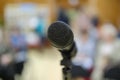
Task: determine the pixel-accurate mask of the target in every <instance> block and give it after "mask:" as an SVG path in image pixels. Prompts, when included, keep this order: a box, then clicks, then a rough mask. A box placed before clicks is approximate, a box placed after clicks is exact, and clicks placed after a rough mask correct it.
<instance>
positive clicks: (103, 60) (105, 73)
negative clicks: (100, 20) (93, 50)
mask: <svg viewBox="0 0 120 80" xmlns="http://www.w3.org/2000/svg"><path fill="white" fill-rule="evenodd" d="M100 31H101V35H100V41H99V43H98V47H97V48H98V49H97V55H96V59H95V69H94V71H93V74H92V76H91V77H92V80H104V77H106V78H108V80H109V79H115V80H120V78H119V79H116V78H117V77H116V78H115V77H114V76H118V75H120V73H118V72H120V68H119V69H118V68H116V70H117V71H118V72H117V73H116V72H115V71H114V70H115V69H114V70H113V72H112V71H111V68H114V67H116V66H117V67H119V66H120V65H119V64H120V54H119V52H120V40H118V39H117V30H116V28H115V26H114V25H112V24H110V23H106V24H104V25H103V26H102V27H101V30H100ZM118 65H119V66H118ZM109 70H110V71H109Z"/></svg>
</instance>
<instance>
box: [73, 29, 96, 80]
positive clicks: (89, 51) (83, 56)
mask: <svg viewBox="0 0 120 80" xmlns="http://www.w3.org/2000/svg"><path fill="white" fill-rule="evenodd" d="M76 46H77V50H78V52H77V54H76V56H75V57H74V58H73V59H72V63H73V66H80V67H81V71H85V72H81V75H83V74H84V73H85V74H84V75H87V74H89V75H90V74H91V70H92V68H93V59H94V53H95V47H96V44H95V42H94V40H92V39H91V38H90V34H89V32H88V31H87V30H86V29H84V30H82V31H80V36H79V37H78V38H77V39H76ZM82 77H84V78H88V77H89V76H87V77H86V76H82ZM84 80H89V79H84Z"/></svg>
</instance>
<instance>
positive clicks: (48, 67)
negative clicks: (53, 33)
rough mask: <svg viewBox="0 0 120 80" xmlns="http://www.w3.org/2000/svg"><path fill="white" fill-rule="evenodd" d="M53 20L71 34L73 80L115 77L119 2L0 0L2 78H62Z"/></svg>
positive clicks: (119, 52) (119, 54)
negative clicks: (50, 36)
mask: <svg viewBox="0 0 120 80" xmlns="http://www.w3.org/2000/svg"><path fill="white" fill-rule="evenodd" d="M55 21H62V22H64V23H66V24H69V25H70V28H71V29H72V31H73V33H74V41H75V43H76V47H77V53H76V55H75V56H74V57H73V58H72V60H71V61H72V66H73V68H72V72H71V74H72V77H71V78H72V80H120V0H0V79H1V80H63V77H62V76H63V74H62V66H61V65H60V60H61V59H62V56H61V54H60V52H59V51H58V50H57V49H56V48H54V47H52V46H51V44H50V42H49V41H48V39H47V30H48V27H49V25H50V24H51V23H53V22H55Z"/></svg>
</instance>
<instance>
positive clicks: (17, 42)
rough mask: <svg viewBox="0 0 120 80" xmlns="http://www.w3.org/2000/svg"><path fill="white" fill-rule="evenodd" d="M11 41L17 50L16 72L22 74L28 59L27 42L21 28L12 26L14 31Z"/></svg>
mask: <svg viewBox="0 0 120 80" xmlns="http://www.w3.org/2000/svg"><path fill="white" fill-rule="evenodd" d="M10 43H11V46H12V47H13V48H14V50H15V52H16V54H15V72H16V74H19V75H21V74H22V71H23V68H24V63H25V62H26V59H27V43H26V39H25V35H24V34H23V33H22V32H21V30H20V28H18V27H13V28H12V33H11V35H10Z"/></svg>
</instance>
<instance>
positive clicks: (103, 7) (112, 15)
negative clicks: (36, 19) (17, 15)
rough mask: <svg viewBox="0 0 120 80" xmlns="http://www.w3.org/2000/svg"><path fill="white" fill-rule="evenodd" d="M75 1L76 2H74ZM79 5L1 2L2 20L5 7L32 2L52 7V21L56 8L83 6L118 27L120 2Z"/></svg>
mask: <svg viewBox="0 0 120 80" xmlns="http://www.w3.org/2000/svg"><path fill="white" fill-rule="evenodd" d="M72 1H74V0H72ZM78 1H79V3H78V4H77V5H75V6H72V5H70V4H69V1H68V0H0V18H1V17H2V19H3V17H4V16H3V14H4V7H5V5H6V4H8V3H23V2H32V3H37V4H48V5H49V6H50V7H51V12H52V13H51V17H52V20H54V19H55V17H56V14H55V11H54V9H55V8H56V6H62V7H64V8H71V7H79V6H81V5H89V7H90V8H92V11H91V13H92V12H95V14H98V15H99V17H100V21H101V22H102V23H103V22H106V21H110V22H113V23H114V24H116V25H118V19H120V8H119V7H120V0H78Z"/></svg>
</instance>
